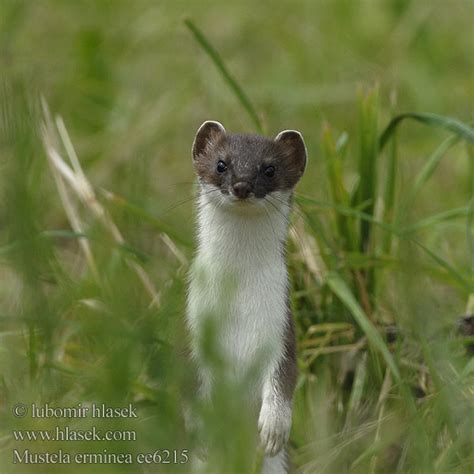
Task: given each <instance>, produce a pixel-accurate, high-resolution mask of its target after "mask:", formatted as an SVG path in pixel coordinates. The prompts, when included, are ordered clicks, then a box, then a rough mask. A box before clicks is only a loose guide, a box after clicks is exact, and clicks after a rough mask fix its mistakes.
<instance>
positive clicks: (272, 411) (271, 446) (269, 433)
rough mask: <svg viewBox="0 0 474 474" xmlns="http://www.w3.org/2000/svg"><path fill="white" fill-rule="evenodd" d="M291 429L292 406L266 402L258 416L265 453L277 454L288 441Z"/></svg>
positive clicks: (269, 454)
mask: <svg viewBox="0 0 474 474" xmlns="http://www.w3.org/2000/svg"><path fill="white" fill-rule="evenodd" d="M290 429H291V407H288V406H281V405H272V404H266V403H264V404H263V405H262V408H261V409H260V415H259V417H258V431H259V432H260V442H261V444H262V447H263V449H264V450H265V454H267V455H268V456H275V455H276V454H278V453H279V452H280V451H281V449H282V448H283V446H284V445H285V444H286V442H287V441H288V437H289V435H290Z"/></svg>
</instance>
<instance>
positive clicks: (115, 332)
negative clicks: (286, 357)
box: [0, 0, 474, 474]
mask: <svg viewBox="0 0 474 474" xmlns="http://www.w3.org/2000/svg"><path fill="white" fill-rule="evenodd" d="M296 3H297V7H295V6H294V5H295V3H293V2H287V1H280V2H277V4H276V5H273V4H272V5H266V4H265V2H263V3H261V4H260V3H259V4H254V3H250V2H238V3H237V4H233V5H224V4H218V3H216V2H210V1H206V2H202V3H201V2H200V3H199V5H198V4H197V3H196V4H194V3H193V2H189V4H186V5H185V4H180V3H179V2H178V3H176V4H174V3H173V4H171V3H170V4H168V5H156V6H155V5H154V4H152V3H151V2H133V3H131V2H122V1H118V2H96V3H90V2H83V3H82V2H81V5H80V4H79V3H75V2H71V3H66V2H63V3H58V2H54V1H52V0H51V1H47V0H45V1H44V2H13V1H11V2H10V1H6V2H3V3H2V5H1V6H0V39H1V44H2V55H0V70H1V71H2V72H1V87H0V91H1V92H0V97H1V100H0V104H1V105H0V106H1V114H0V157H1V162H0V192H1V201H0V368H1V370H0V400H1V403H0V458H1V465H2V466H7V468H6V470H5V472H8V473H10V472H12V473H15V472H19V473H20V472H21V473H23V472H25V473H29V472H35V473H39V472H48V473H55V472H58V473H62V472H66V468H65V466H64V465H53V464H47V465H41V466H38V465H36V466H34V465H31V466H24V465H23V466H18V465H17V466H14V465H13V464H12V450H13V449H14V448H16V449H25V448H29V449H30V450H31V451H49V452H52V451H58V450H59V449H62V450H63V451H66V452H74V453H75V452H89V451H90V452H96V453H97V452H99V453H100V452H103V450H104V449H107V451H108V452H123V453H131V454H133V455H137V454H138V453H150V452H151V453H153V452H155V451H156V450H157V449H171V450H173V449H176V450H181V449H189V450H190V451H194V450H196V449H199V446H200V440H199V439H197V434H196V432H195V431H194V430H192V429H191V430H186V429H185V424H184V420H183V415H182V406H183V404H185V403H186V402H187V403H190V404H191V405H193V406H194V408H195V409H196V410H201V411H202V414H203V416H204V419H205V421H206V424H207V426H208V437H209V439H208V440H207V442H208V443H209V445H210V450H209V455H210V458H211V460H212V461H211V467H210V469H211V470H212V472H216V473H217V472H219V473H221V472H257V470H258V465H259V462H260V457H261V453H259V452H255V450H254V446H255V441H256V436H257V433H256V427H255V426H254V423H253V422H252V421H251V420H252V417H251V413H249V412H248V407H245V406H242V402H241V400H240V397H239V393H240V392H239V388H237V389H236V387H231V386H227V385H226V384H225V382H224V380H222V383H221V387H222V389H221V390H220V392H219V393H218V394H217V397H216V401H215V405H214V407H213V409H212V410H208V409H207V408H206V407H202V406H199V404H198V403H197V401H196V400H195V396H194V395H195V386H194V385H193V384H192V382H191V380H192V378H193V377H192V375H193V373H194V369H193V367H190V366H189V364H188V362H187V360H186V358H185V357H184V356H183V353H185V348H186V331H185V328H184V321H183V314H184V307H185V294H186V275H187V270H188V268H189V264H190V262H191V259H192V256H193V249H194V239H193V231H194V224H193V220H192V216H193V193H194V185H193V181H194V178H193V174H192V167H191V157H190V148H191V143H192V139H193V136H194V133H195V130H196V128H197V127H198V126H199V125H200V123H201V122H202V121H204V120H205V119H217V120H219V121H221V122H222V123H224V125H225V126H226V128H227V129H229V130H238V131H247V132H261V131H262V130H265V132H266V133H268V134H270V135H271V134H276V133H277V132H278V131H279V130H281V129H285V128H296V129H300V130H301V131H302V132H303V134H304V136H305V140H306V143H307V146H308V150H309V163H308V168H307V171H306V174H305V176H304V178H303V180H302V182H301V185H300V186H299V187H298V190H297V193H296V196H295V212H294V215H293V219H292V225H291V233H290V239H289V242H288V264H289V269H290V273H291V279H292V284H293V291H292V306H293V309H294V315H295V320H296V324H297V336H298V355H299V358H298V364H299V368H300V375H299V379H298V387H297V392H296V396H295V406H294V422H293V429H292V434H291V439H290V453H291V458H292V461H293V464H294V471H295V472H300V473H330V474H333V473H340V472H341V473H342V472H355V473H359V472H360V473H367V472H369V473H379V472H380V473H382V472H383V473H387V472H393V473H459V474H460V473H469V472H472V471H473V470H474V458H473V456H472V448H471V444H472V426H473V423H474V419H473V395H472V391H473V376H474V371H473V364H472V358H471V357H470V356H469V354H468V353H467V351H466V348H465V346H466V344H467V343H469V342H470V343H471V344H472V336H470V337H468V336H462V335H461V334H460V333H459V332H458V331H457V329H456V321H457V320H458V318H459V317H460V316H462V315H463V314H464V313H465V312H466V311H467V312H472V311H473V307H472V301H473V299H474V297H473V296H472V295H473V294H474V237H473V235H474V230H473V219H474V217H473V209H474V152H473V143H474V131H473V129H472V126H471V123H472V90H471V89H470V87H471V84H470V79H469V78H470V77H472V70H473V62H472V54H471V49H472V38H471V37H470V35H469V33H468V32H469V31H470V30H469V28H470V25H471V23H472V18H473V15H474V11H473V8H472V5H470V4H469V3H468V2H463V1H455V2H450V5H444V4H439V3H434V4H431V3H430V2H414V1H395V0H394V1H386V2H345V1H335V2H310V1H301V2H296ZM184 18H186V20H184ZM41 96H44V98H45V101H46V103H47V104H48V105H49V110H50V111H47V110H45V107H44V103H43V104H42V102H41ZM469 98H471V100H469ZM61 117H62V118H61ZM466 308H467V309H466ZM216 363H218V361H216ZM20 402H21V403H26V404H30V403H33V402H34V403H36V404H38V405H41V404H45V403H49V404H50V405H54V406H59V407H61V406H76V405H77V404H78V403H82V404H88V403H92V402H96V403H106V404H107V405H112V406H126V405H127V404H128V403H133V405H134V406H136V407H137V408H138V410H139V418H138V419H115V420H110V419H109V420H107V419H97V420H91V419H90V418H89V419H84V420H81V419H75V420H64V419H40V418H36V419H35V418H31V417H30V416H26V417H25V418H14V417H13V416H12V412H11V410H12V407H13V406H14V405H15V404H16V403H20ZM92 425H95V426H96V427H97V428H98V429H101V430H133V431H136V434H137V440H136V441H113V442H112V441H109V442H99V441H95V442H71V441H69V442H65V441H54V442H52V441H34V442H33V441H31V442H26V441H24V442H20V441H15V440H13V439H12V430H14V429H17V430H18V429H30V430H34V429H36V430H38V429H53V428H54V427H56V426H61V427H65V426H68V427H70V428H74V429H89V428H91V426H92ZM230 427H231V428H232V429H229V428H230ZM76 471H77V472H79V471H81V472H100V473H109V472H110V473H115V472H145V471H144V470H143V468H142V466H138V465H137V464H136V463H135V464H134V465H132V466H127V465H117V464H111V465H110V464H109V465H107V464H101V465H94V466H92V467H91V465H88V466H80V465H77V464H73V465H71V466H69V467H67V472H76ZM2 472H3V471H2ZM146 472H189V465H184V466H183V465H179V464H178V465H173V464H168V465H161V466H159V465H151V467H149V471H146Z"/></svg>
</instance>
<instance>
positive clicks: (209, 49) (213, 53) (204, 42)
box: [184, 18, 263, 133]
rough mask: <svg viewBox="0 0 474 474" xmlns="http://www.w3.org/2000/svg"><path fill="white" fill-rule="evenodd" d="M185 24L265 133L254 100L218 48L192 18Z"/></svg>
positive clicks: (258, 127)
mask: <svg viewBox="0 0 474 474" xmlns="http://www.w3.org/2000/svg"><path fill="white" fill-rule="evenodd" d="M184 24H185V25H186V26H187V27H188V29H189V30H190V31H191V33H192V34H193V35H194V38H195V39H196V41H197V42H198V43H199V45H200V46H201V47H202V49H203V50H204V51H205V52H206V53H207V55H208V56H209V57H210V58H211V60H212V62H213V63H214V65H215V66H216V68H217V69H218V71H219V72H220V73H221V75H222V77H223V78H224V81H225V82H226V83H227V85H228V86H229V87H230V89H231V90H232V92H233V93H234V95H235V96H236V97H237V99H238V100H239V102H240V103H241V105H242V106H243V108H244V109H245V110H246V112H247V113H248V115H249V116H250V118H251V119H252V121H253V123H254V125H255V127H256V128H257V131H258V132H259V133H263V127H262V123H261V121H260V119H259V117H258V114H257V112H256V110H255V108H254V106H253V105H252V102H250V100H249V98H248V97H247V94H246V93H245V92H244V90H243V89H242V87H240V85H239V84H238V82H237V81H236V80H235V79H234V77H233V76H232V75H231V73H230V72H229V70H228V69H227V67H226V65H225V64H224V61H223V60H222V58H221V56H220V54H219V53H218V52H217V50H216V49H215V48H214V47H213V46H212V45H211V43H210V42H209V40H208V39H207V38H206V37H205V36H204V34H203V33H202V31H201V30H200V29H199V28H198V27H197V26H196V25H195V24H194V22H193V21H192V20H190V19H189V18H187V19H185V20H184Z"/></svg>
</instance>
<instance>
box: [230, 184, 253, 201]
mask: <svg viewBox="0 0 474 474" xmlns="http://www.w3.org/2000/svg"><path fill="white" fill-rule="evenodd" d="M232 190H233V192H234V194H235V195H236V196H237V197H238V198H239V199H245V198H246V197H248V195H249V194H250V190H251V187H250V184H249V183H247V182H246V181H239V182H238V183H235V184H234V185H233V186H232Z"/></svg>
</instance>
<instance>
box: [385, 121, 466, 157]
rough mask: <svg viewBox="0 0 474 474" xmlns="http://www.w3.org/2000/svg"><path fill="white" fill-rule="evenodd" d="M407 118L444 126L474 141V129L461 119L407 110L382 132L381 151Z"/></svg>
mask: <svg viewBox="0 0 474 474" xmlns="http://www.w3.org/2000/svg"><path fill="white" fill-rule="evenodd" d="M407 118H409V119H413V120H416V121H418V122H421V123H423V124H425V125H428V126H432V127H440V128H444V129H445V130H449V131H451V132H453V133H455V134H456V135H458V136H459V137H461V138H463V139H464V140H466V141H468V142H470V143H474V130H473V129H472V128H471V127H469V126H468V125H466V124H465V123H463V122H460V121H459V120H456V119H453V118H451V117H445V116H443V115H437V114H430V113H426V112H420V113H417V112H407V113H404V114H400V115H397V116H396V117H394V118H393V119H392V120H391V121H390V122H389V124H388V125H387V127H386V128H385V130H384V131H383V132H382V134H381V135H380V139H379V150H380V151H381V150H383V148H384V147H385V145H386V144H387V142H388V140H389V139H390V137H391V135H392V134H393V133H394V132H395V130H396V128H397V126H398V125H399V124H400V123H401V122H402V121H403V120H405V119H407Z"/></svg>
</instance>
